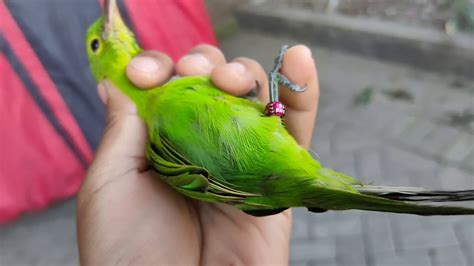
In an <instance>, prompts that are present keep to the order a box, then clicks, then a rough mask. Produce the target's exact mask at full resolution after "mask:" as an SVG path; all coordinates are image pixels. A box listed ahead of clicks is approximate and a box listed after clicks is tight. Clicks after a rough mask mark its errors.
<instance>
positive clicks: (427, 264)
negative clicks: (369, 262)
mask: <svg viewBox="0 0 474 266" xmlns="http://www.w3.org/2000/svg"><path fill="white" fill-rule="evenodd" d="M374 258H375V259H374V264H373V265H374V266H402V265H403V266H431V259H430V257H429V255H428V251H427V250H416V251H414V252H402V253H375V254H374Z"/></svg>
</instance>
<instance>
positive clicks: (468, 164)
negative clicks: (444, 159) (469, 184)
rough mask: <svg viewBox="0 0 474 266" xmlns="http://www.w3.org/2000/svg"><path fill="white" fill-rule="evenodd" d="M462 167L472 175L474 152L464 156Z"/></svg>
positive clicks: (473, 170) (473, 171)
mask: <svg viewBox="0 0 474 266" xmlns="http://www.w3.org/2000/svg"><path fill="white" fill-rule="evenodd" d="M462 166H463V167H464V168H466V169H467V170H468V171H469V172H471V173H474V150H473V151H471V153H470V154H469V155H468V156H466V159H464V161H463V162H462Z"/></svg>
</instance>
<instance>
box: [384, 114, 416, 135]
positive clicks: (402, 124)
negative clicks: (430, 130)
mask: <svg viewBox="0 0 474 266" xmlns="http://www.w3.org/2000/svg"><path fill="white" fill-rule="evenodd" d="M416 123H417V119H416V117H415V116H414V115H407V116H402V117H400V119H399V120H398V121H397V123H392V124H389V126H388V127H387V130H386V132H387V136H389V137H391V138H399V137H400V135H401V134H402V132H405V131H407V130H408V129H409V128H411V127H413V126H414V125H415V124H416Z"/></svg>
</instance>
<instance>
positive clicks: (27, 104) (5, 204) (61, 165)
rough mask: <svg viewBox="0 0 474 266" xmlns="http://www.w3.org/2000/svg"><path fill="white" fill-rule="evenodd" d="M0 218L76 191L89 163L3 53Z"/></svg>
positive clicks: (0, 56) (0, 59)
mask: <svg viewBox="0 0 474 266" xmlns="http://www.w3.org/2000/svg"><path fill="white" fill-rule="evenodd" d="M0 73H2V78H1V79H0V88H1V89H0V98H2V99H12V100H10V101H4V103H5V104H2V105H0V124H1V125H8V130H2V131H1V133H0V143H1V145H0V146H1V157H0V173H1V175H0V223H3V222H6V221H8V220H11V219H14V218H15V217H17V216H18V215H19V214H20V213H21V212H23V211H26V210H28V211H32V210H39V209H42V208H45V207H46V206H47V205H48V204H49V203H50V202H51V201H54V200H57V199H61V198H65V197H68V196H71V195H73V194H74V193H75V192H76V191H77V190H78V189H79V186H80V182H81V179H80V177H82V176H83V175H84V167H83V166H82V165H81V164H80V163H79V162H78V161H77V160H76V158H75V157H74V156H73V154H72V152H71V150H70V149H69V148H68V147H66V145H65V144H64V142H63V140H62V139H61V138H60V137H59V136H58V135H57V134H56V132H55V130H54V129H53V127H52V126H51V125H50V124H49V122H48V120H47V119H46V118H45V116H44V115H43V114H42V112H41V111H40V110H39V109H38V106H37V105H36V103H35V102H34V100H33V99H32V97H31V96H30V95H29V94H28V91H27V90H26V88H25V87H24V86H23V83H22V82H21V80H20V79H19V78H18V76H17V75H16V73H15V72H14V71H13V69H12V68H11V66H10V65H9V63H8V62H7V61H6V58H5V57H4V55H3V54H0ZM25 118H26V119H25Z"/></svg>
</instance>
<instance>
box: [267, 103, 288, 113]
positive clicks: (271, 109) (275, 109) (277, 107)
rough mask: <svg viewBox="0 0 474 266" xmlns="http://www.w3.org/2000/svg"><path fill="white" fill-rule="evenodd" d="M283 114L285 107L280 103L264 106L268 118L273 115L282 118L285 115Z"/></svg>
mask: <svg viewBox="0 0 474 266" xmlns="http://www.w3.org/2000/svg"><path fill="white" fill-rule="evenodd" d="M285 112H286V109H285V105H283V104H282V103H281V102H269V103H268V104H267V106H265V113H266V114H267V115H268V116H272V115H275V116H279V117H282V116H284V115H285Z"/></svg>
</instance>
